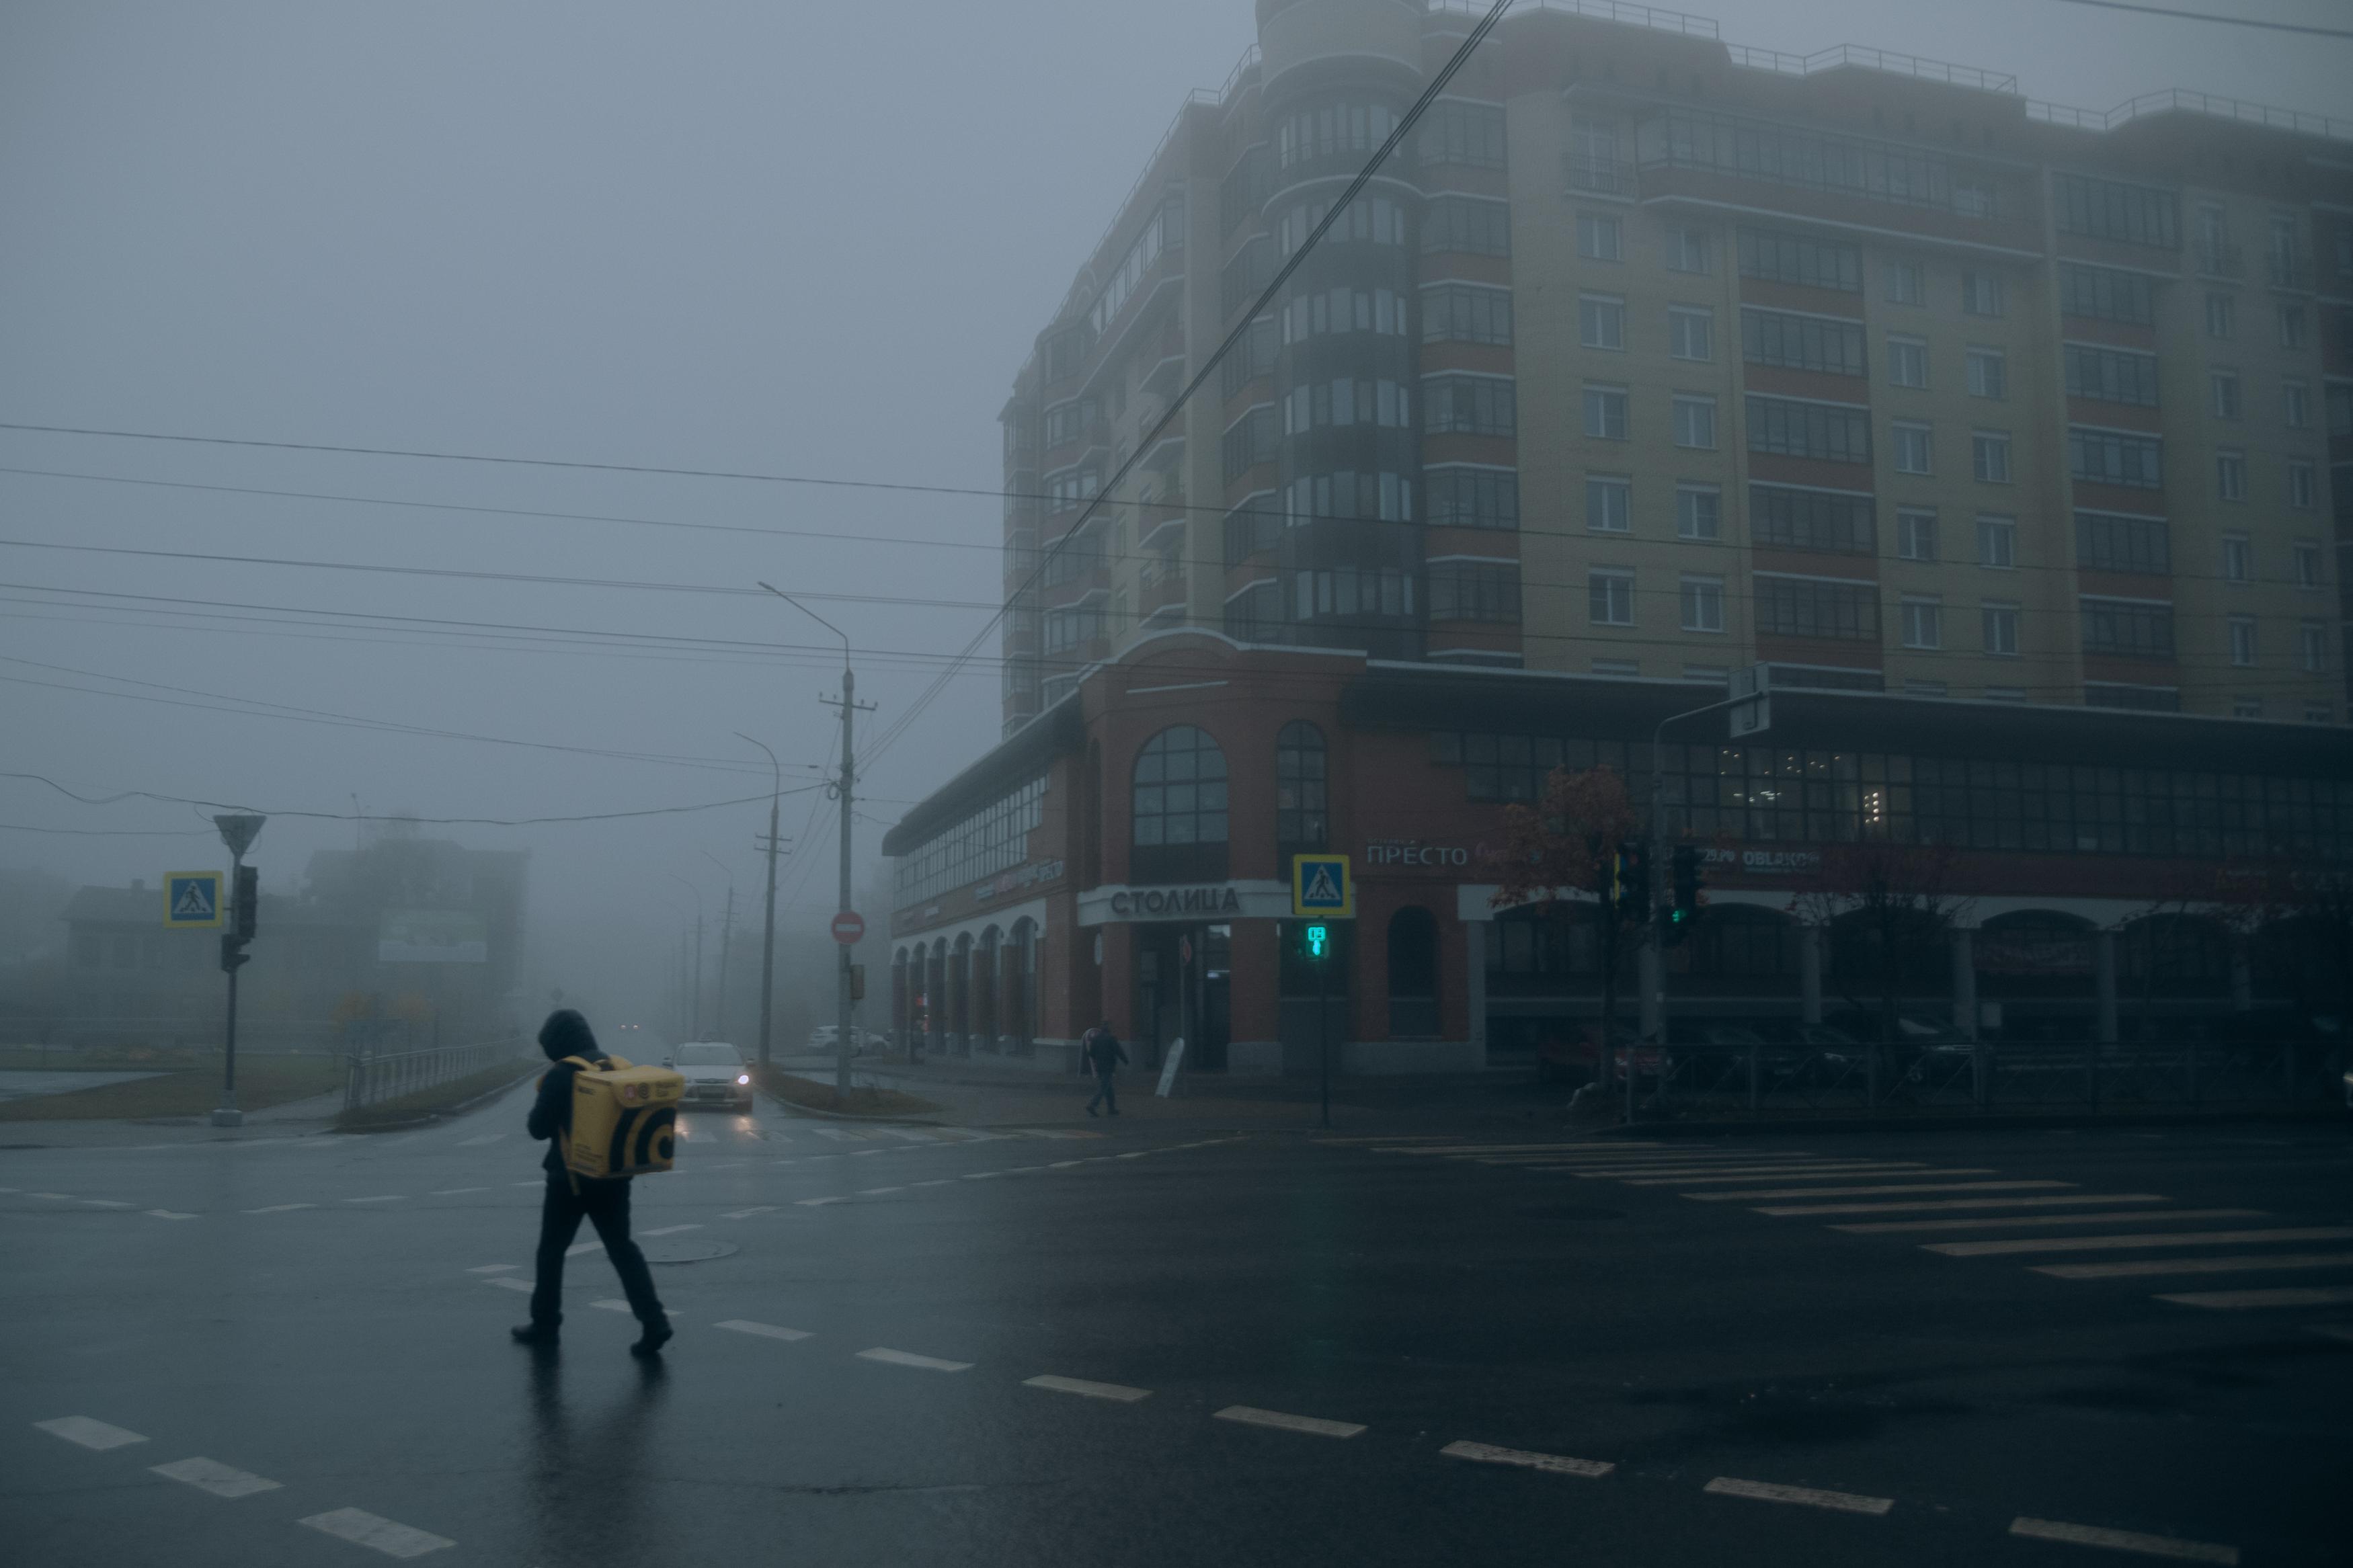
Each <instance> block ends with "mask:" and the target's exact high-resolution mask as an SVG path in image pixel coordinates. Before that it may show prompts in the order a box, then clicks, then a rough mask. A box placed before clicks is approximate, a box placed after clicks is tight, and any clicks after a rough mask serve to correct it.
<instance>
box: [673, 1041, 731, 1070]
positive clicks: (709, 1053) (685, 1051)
mask: <svg viewBox="0 0 2353 1568" xmlns="http://www.w3.org/2000/svg"><path fill="white" fill-rule="evenodd" d="M743 1063H744V1056H743V1053H742V1052H740V1051H738V1050H737V1049H736V1048H735V1047H733V1046H723V1045H717V1044H706V1045H693V1046H681V1047H679V1048H678V1065H679V1066H681V1067H682V1068H732V1067H741V1066H742V1065H743Z"/></svg>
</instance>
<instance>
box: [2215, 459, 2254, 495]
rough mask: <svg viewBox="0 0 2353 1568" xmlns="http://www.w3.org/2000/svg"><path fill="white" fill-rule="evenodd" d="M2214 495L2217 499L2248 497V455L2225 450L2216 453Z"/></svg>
mask: <svg viewBox="0 0 2353 1568" xmlns="http://www.w3.org/2000/svg"><path fill="white" fill-rule="evenodd" d="M2214 497H2215V499H2216V500H2246V499H2247V455H2246V454H2245V453H2244V452H2240V451H2232V450H2225V451H2221V452H2217V453H2215V454H2214Z"/></svg>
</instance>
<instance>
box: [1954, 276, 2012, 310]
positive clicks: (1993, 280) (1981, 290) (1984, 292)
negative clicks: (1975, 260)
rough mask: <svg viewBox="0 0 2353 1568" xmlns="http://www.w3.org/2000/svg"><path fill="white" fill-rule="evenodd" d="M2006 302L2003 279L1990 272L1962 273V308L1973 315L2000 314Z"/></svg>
mask: <svg viewBox="0 0 2353 1568" xmlns="http://www.w3.org/2000/svg"><path fill="white" fill-rule="evenodd" d="M2004 303H2005V292H2004V290H2003V288H2002V281H2001V279H2000V278H1999V277H1997V276H1996V275H1995V274H1993V273H1990V272H1964V273H1962V274H1961V309H1962V310H1966V311H1968V313H1969V314H1970V315H1972V316H1999V315H2000V314H2001V313H2002V309H2003V305H2004Z"/></svg>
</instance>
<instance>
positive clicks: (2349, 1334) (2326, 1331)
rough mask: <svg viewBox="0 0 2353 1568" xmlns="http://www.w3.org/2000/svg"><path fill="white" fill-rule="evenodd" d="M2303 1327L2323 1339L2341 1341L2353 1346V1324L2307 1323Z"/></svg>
mask: <svg viewBox="0 0 2353 1568" xmlns="http://www.w3.org/2000/svg"><path fill="white" fill-rule="evenodd" d="M2305 1326H2306V1328H2308V1329H2310V1330H2311V1331H2313V1332H2314V1333H2316V1334H2318V1335H2319V1336H2320V1337H2321V1338H2323V1339H2327V1340H2343V1341H2344V1342H2346V1343H2347V1344H2349V1345H2353V1323H2307V1324H2306V1325H2305Z"/></svg>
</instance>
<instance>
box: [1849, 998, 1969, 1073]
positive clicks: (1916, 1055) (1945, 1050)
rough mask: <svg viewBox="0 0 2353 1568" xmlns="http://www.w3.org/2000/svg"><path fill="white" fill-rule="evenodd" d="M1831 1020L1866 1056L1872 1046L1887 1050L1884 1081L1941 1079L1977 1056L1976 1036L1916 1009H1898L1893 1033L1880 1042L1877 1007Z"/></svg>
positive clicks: (1962, 1067)
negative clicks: (1899, 1010) (1890, 1038)
mask: <svg viewBox="0 0 2353 1568" xmlns="http://www.w3.org/2000/svg"><path fill="white" fill-rule="evenodd" d="M1831 1022H1832V1026H1833V1027H1835V1028H1837V1029H1839V1030H1841V1031H1842V1032H1843V1033H1845V1034H1847V1035H1849V1036H1851V1037H1852V1038H1853V1039H1854V1041H1855V1042H1856V1046H1857V1048H1858V1049H1859V1050H1860V1052H1861V1053H1862V1056H1863V1057H1864V1058H1865V1059H1868V1058H1869V1056H1870V1053H1871V1051H1872V1050H1873V1048H1874V1047H1878V1048H1881V1049H1883V1050H1884V1051H1885V1052H1886V1053H1887V1054H1886V1055H1885V1056H1884V1057H1883V1058H1882V1061H1883V1065H1884V1072H1885V1077H1884V1079H1883V1082H1884V1083H1890V1084H1892V1083H1893V1082H1894V1081H1895V1080H1897V1079H1912V1080H1913V1081H1915V1082H1941V1081H1943V1080H1945V1079H1949V1078H1951V1077H1952V1076H1954V1075H1955V1074H1957V1073H1959V1072H1962V1071H1964V1070H1966V1068H1967V1067H1968V1063H1970V1062H1971V1061H1974V1060H1975V1059H1976V1058H1977V1050H1978V1044H1977V1042H1976V1041H1975V1040H1972V1039H1970V1038H1969V1037H1968V1036H1967V1035H1965V1034H1963V1033H1961V1032H1960V1030H1958V1029H1957V1028H1955V1027H1953V1026H1952V1025H1950V1024H1948V1023H1945V1022H1943V1021H1942V1020H1940V1019H1936V1018H1932V1017H1928V1016H1925V1015H1923V1014H1919V1013H1898V1014H1897V1015H1896V1016H1895V1037H1894V1040H1892V1041H1889V1042H1887V1043H1885V1044H1884V1045H1882V1043H1881V1040H1880V1016H1879V1013H1878V1012H1877V1010H1876V1009H1873V1010H1871V1011H1867V1012H1866V1011H1862V1010H1860V1009H1858V1010H1854V1011H1851V1012H1845V1013H1841V1014H1839V1015H1838V1016H1837V1017H1836V1018H1835V1019H1833V1020H1832V1021H1831Z"/></svg>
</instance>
